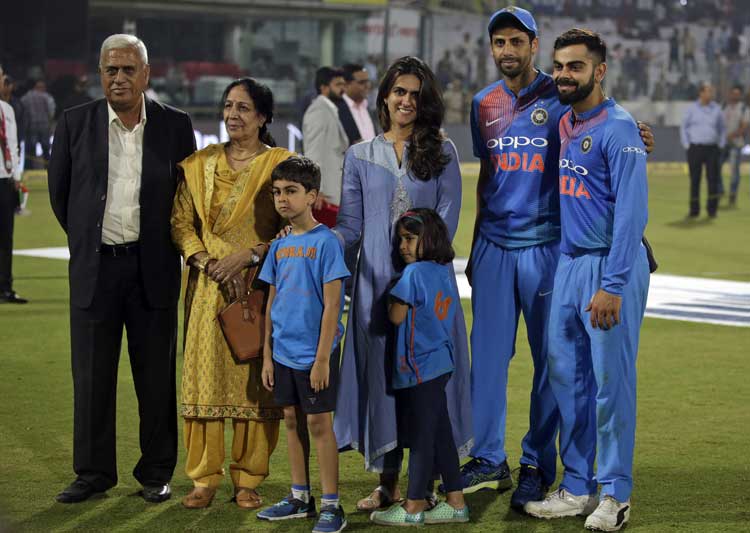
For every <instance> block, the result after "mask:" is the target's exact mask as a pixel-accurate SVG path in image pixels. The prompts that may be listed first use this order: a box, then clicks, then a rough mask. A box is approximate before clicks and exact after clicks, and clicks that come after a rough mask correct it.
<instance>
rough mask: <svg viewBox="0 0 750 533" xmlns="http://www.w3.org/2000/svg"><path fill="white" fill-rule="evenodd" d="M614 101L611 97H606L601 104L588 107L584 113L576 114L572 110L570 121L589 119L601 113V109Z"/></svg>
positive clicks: (613, 103)
mask: <svg viewBox="0 0 750 533" xmlns="http://www.w3.org/2000/svg"><path fill="white" fill-rule="evenodd" d="M615 103H616V102H615V101H614V99H613V98H609V97H607V98H605V99H604V101H603V102H602V103H601V104H599V105H598V106H596V107H594V108H592V109H589V110H588V111H586V112H585V113H581V114H580V115H579V114H576V112H575V111H573V112H572V113H571V114H570V115H571V121H574V122H583V121H584V120H589V119H590V118H593V117H595V116H596V115H598V114H599V113H601V112H602V110H603V109H605V108H607V107H612V106H613V105H615Z"/></svg>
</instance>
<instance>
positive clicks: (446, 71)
mask: <svg viewBox="0 0 750 533" xmlns="http://www.w3.org/2000/svg"><path fill="white" fill-rule="evenodd" d="M453 75H454V74H453V59H452V58H451V51H450V50H446V51H445V52H444V53H443V57H442V58H440V61H438V64H437V70H436V71H435V77H437V80H438V82H439V83H440V85H441V86H442V87H445V86H446V85H448V83H450V81H451V80H452V79H453Z"/></svg>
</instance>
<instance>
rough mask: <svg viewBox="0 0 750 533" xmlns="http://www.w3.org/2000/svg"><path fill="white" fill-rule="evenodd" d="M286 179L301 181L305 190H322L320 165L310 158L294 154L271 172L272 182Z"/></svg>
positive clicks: (295, 181)
mask: <svg viewBox="0 0 750 533" xmlns="http://www.w3.org/2000/svg"><path fill="white" fill-rule="evenodd" d="M278 180H284V181H291V182H294V183H299V184H300V185H302V186H303V187H304V188H305V192H310V191H312V190H313V189H314V190H316V191H319V190H320V167H319V166H318V165H317V164H316V163H315V162H314V161H313V160H312V159H310V158H308V157H305V156H302V155H293V156H292V157H290V158H289V159H285V160H284V161H282V162H281V163H279V164H278V165H276V168H274V169H273V172H271V183H272V184H273V182H275V181H278Z"/></svg>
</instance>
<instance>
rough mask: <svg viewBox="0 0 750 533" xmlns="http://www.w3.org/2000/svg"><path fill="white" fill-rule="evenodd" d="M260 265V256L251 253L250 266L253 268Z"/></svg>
mask: <svg viewBox="0 0 750 533" xmlns="http://www.w3.org/2000/svg"><path fill="white" fill-rule="evenodd" d="M259 264H260V256H259V255H258V254H256V253H255V252H253V253H252V254H251V255H250V266H255V265H259Z"/></svg>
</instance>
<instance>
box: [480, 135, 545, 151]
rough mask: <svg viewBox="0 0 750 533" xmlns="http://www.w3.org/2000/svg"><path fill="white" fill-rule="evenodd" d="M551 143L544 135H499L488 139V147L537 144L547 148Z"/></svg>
mask: <svg viewBox="0 0 750 533" xmlns="http://www.w3.org/2000/svg"><path fill="white" fill-rule="evenodd" d="M548 144H549V143H548V142H547V139H544V138H542V137H532V138H529V137H499V138H497V139H490V140H489V141H487V148H489V149H490V150H492V149H493V148H499V149H500V150H504V149H505V148H523V147H524V146H535V147H536V148H545V147H546V146H547V145H548Z"/></svg>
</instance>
